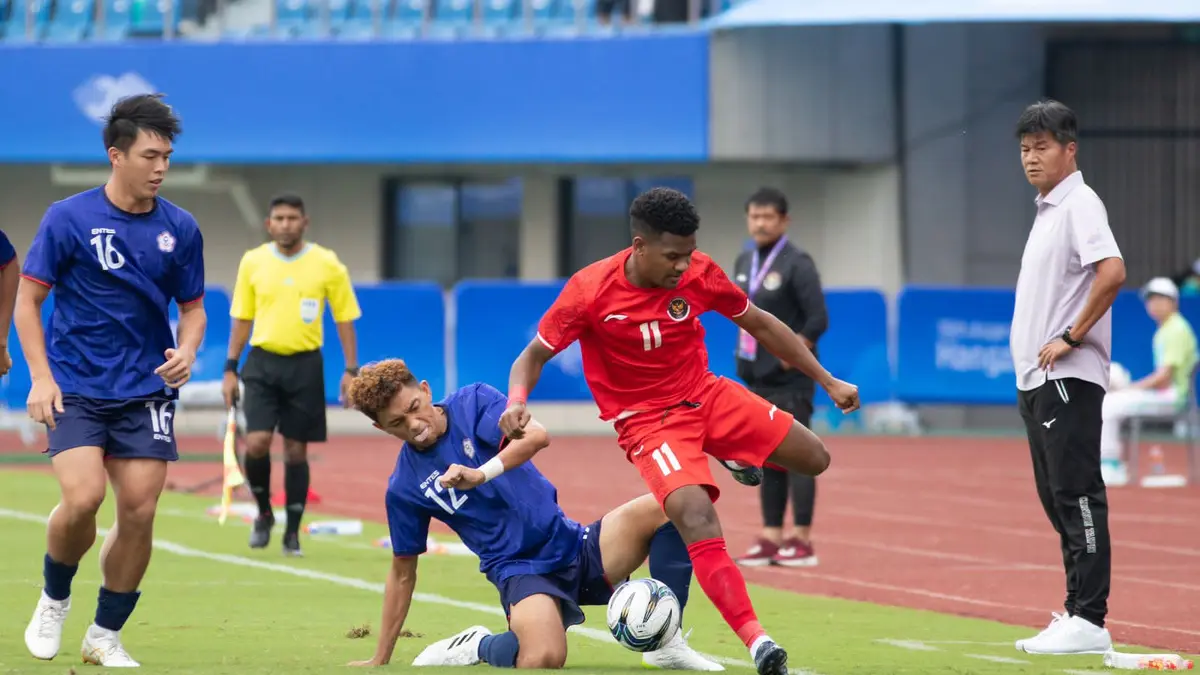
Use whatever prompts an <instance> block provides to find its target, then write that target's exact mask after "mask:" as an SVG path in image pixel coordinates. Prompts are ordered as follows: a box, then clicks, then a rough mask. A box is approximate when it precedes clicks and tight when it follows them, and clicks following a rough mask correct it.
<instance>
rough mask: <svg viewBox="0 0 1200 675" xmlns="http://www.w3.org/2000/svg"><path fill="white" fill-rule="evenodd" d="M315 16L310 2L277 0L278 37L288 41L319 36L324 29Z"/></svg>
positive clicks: (276, 21) (304, 0)
mask: <svg viewBox="0 0 1200 675" xmlns="http://www.w3.org/2000/svg"><path fill="white" fill-rule="evenodd" d="M315 14H316V12H314V11H313V8H312V6H311V5H309V3H308V0H275V29H276V31H277V32H276V36H277V37H281V38H285V39H286V38H304V37H312V36H315V35H318V34H319V33H320V31H321V28H322V27H321V25H320V17H318V16H315Z"/></svg>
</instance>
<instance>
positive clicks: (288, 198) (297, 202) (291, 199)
mask: <svg viewBox="0 0 1200 675" xmlns="http://www.w3.org/2000/svg"><path fill="white" fill-rule="evenodd" d="M276 206H290V207H292V208H293V209H296V210H297V211H299V212H300V215H304V200H303V199H301V198H300V195H297V194H293V193H291V192H288V193H284V194H281V195H276V196H274V197H272V198H271V203H270V204H268V205H267V213H270V212H271V211H274V210H275V207H276Z"/></svg>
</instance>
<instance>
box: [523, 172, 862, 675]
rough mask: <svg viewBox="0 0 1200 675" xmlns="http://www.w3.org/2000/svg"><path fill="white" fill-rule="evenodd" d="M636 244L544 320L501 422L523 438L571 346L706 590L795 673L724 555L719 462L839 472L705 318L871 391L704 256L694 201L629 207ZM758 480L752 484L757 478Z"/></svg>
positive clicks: (850, 396) (676, 198)
mask: <svg viewBox="0 0 1200 675" xmlns="http://www.w3.org/2000/svg"><path fill="white" fill-rule="evenodd" d="M629 215H630V224H631V227H632V231H633V245H632V246H631V247H629V248H627V249H625V250H624V251H621V252H620V253H617V254H616V255H613V256H611V257H609V258H605V259H604V260H600V261H598V262H595V263H592V264H591V265H589V266H587V267H585V268H584V269H582V270H580V271H579V272H577V273H575V274H574V275H573V276H572V277H571V278H570V280H568V281H567V284H566V286H565V287H564V288H563V290H562V292H561V293H560V294H559V296H558V299H556V300H555V302H554V305H553V306H551V307H550V309H549V310H548V311H547V312H546V314H545V315H544V316H543V317H542V320H541V322H540V323H539V324H538V334H537V337H536V338H535V339H534V340H533V341H531V342H530V343H529V346H527V347H526V348H525V350H524V351H522V352H521V355H520V356H519V357H517V360H516V361H515V362H514V363H513V365H512V371H511V374H510V377H509V396H508V401H509V402H508V408H507V409H506V410H505V412H504V414H503V415H502V416H501V418H500V428H501V430H502V431H503V432H504V433H505V435H507V436H508V437H509V438H521V437H522V435H523V433H524V432H523V428H524V426H525V424H526V423H528V421H529V419H530V414H529V412H528V410H527V409H526V397H527V395H528V392H529V390H530V389H532V388H533V387H534V386H535V385H536V384H537V381H538V377H539V376H540V375H541V371H542V367H543V366H544V365H545V364H546V362H547V361H549V360H550V359H551V358H553V357H554V355H555V354H558V353H559V352H560V351H562V350H563V349H566V348H567V347H568V346H569V345H570V344H571V343H572V342H574V341H576V340H578V341H579V343H580V347H582V351H583V368H584V375H585V377H586V378H587V382H588V386H589V388H590V389H591V391H592V396H593V397H594V398H595V400H596V403H597V405H598V406H599V407H600V414H601V418H602V419H605V420H609V421H612V422H614V426H615V428H616V431H617V433H618V443H619V444H620V446H621V448H622V449H623V450H624V451H625V456H626V458H627V459H628V460H629V461H630V462H631V463H633V464H634V465H635V466H637V468H638V471H639V472H640V473H641V474H642V478H643V479H644V480H645V481H646V484H647V485H648V486H649V487H650V489H651V491H652V492H653V493H654V495H655V497H656V498H657V499H658V501H659V503H660V504H661V505H662V508H663V510H664V512H665V513H666V515H667V517H668V518H670V519H671V522H673V523H674V524H675V526H676V528H677V529H678V530H679V532H680V534H682V535H683V540H684V541H685V542H686V543H687V545H688V554H689V556H690V557H691V559H692V565H693V567H694V569H695V575H696V578H697V580H698V581H699V582H700V587H701V588H702V589H703V590H704V593H705V595H707V596H708V597H709V599H710V600H712V603H713V604H714V605H715V606H716V607H717V609H718V610H719V611H720V612H721V616H722V617H724V618H725V621H726V623H728V624H729V626H730V628H732V629H733V630H734V632H736V633H737V635H738V637H739V638H741V639H742V641H743V642H744V643H745V644H746V646H747V647H748V648H749V650H750V654H751V656H752V657H753V659H754V662H755V665H756V667H757V670H758V672H759V673H760V675H785V674H786V673H787V672H788V670H787V652H785V651H784V650H783V648H782V647H780V646H779V645H777V644H776V643H775V642H774V641H773V640H771V639H770V637H768V635H767V633H766V631H765V630H763V627H762V624H760V623H759V622H758V618H757V616H756V615H755V612H754V607H753V606H752V605H751V603H750V597H749V595H748V594H747V592H746V582H745V580H744V579H743V578H742V574H741V571H740V570H739V569H738V567H737V565H735V564H734V562H733V559H732V558H730V556H729V553H728V552H727V551H726V548H725V539H724V536H723V535H722V532H721V524H720V522H719V520H718V519H717V512H716V509H715V508H714V507H713V502H714V501H716V499H717V497H718V495H719V494H720V493H719V490H718V489H717V487H716V485H715V483H714V482H713V477H712V473H711V472H710V470H709V462H708V455H711V456H713V457H715V458H716V459H718V460H719V461H721V463H722V464H724V465H725V466H726V467H728V468H730V469H732V470H734V471H735V475H736V474H737V471H738V469H739V468H753V470H755V471H758V472H759V478H760V479H761V468H760V467H762V465H763V464H764V463H765V462H771V463H772V464H778V465H780V466H783V467H785V468H787V469H790V470H792V471H797V472H800V473H803V474H808V475H810V476H815V475H818V474H820V473H821V472H823V471H824V470H825V469H826V468H827V467H828V466H829V453H828V452H826V450H825V445H824V444H823V443H822V442H821V440H820V439H819V438H817V436H816V435H815V434H814V433H813V432H812V431H810V430H809V429H807V428H805V427H804V426H803V425H802V424H800V423H799V422H796V421H795V420H794V419H793V418H792V416H791V415H790V414H788V413H787V412H785V411H783V410H779V409H778V408H776V407H775V406H772V405H771V404H770V403H768V402H767V401H766V400H764V399H762V398H760V397H759V396H757V395H755V394H753V393H751V392H750V391H749V390H747V389H746V388H745V387H743V386H742V385H741V384H739V383H736V382H733V381H730V380H728V379H726V378H723V377H717V376H716V375H714V374H713V373H712V372H711V371H709V369H708V351H707V350H706V348H705V346H704V328H703V327H702V326H701V324H700V315H701V314H703V313H704V312H706V311H709V310H714V311H717V312H720V313H721V314H723V315H725V316H726V317H729V318H730V319H731V320H733V322H734V323H736V324H737V325H738V326H740V327H742V328H743V329H745V330H746V332H748V333H749V334H750V335H752V336H753V337H754V338H755V339H756V340H758V342H759V343H760V344H761V345H762V346H763V347H764V348H765V349H767V350H769V351H770V352H771V353H772V354H774V355H776V356H777V357H779V359H780V360H782V361H783V362H784V363H787V364H790V365H791V366H793V367H795V368H798V369H800V370H802V371H803V372H805V373H806V374H808V375H809V376H810V377H812V379H813V380H814V381H816V382H818V383H819V384H820V385H821V386H822V387H824V389H825V391H826V392H828V393H829V397H830V398H831V399H833V401H834V403H835V404H837V406H838V407H839V408H840V409H841V410H842V411H844V412H851V411H853V410H856V409H857V408H858V405H859V402H858V388H857V387H855V386H854V385H852V384H848V383H846V382H842V381H841V380H838V379H837V378H835V377H833V375H831V374H829V372H828V371H827V370H825V368H823V367H822V366H821V364H820V363H819V362H818V361H817V359H816V358H815V357H814V356H813V354H812V352H811V351H809V349H808V348H807V347H806V346H805V345H804V343H803V342H802V341H801V340H800V338H799V337H797V336H796V335H795V334H794V333H792V332H791V330H789V329H788V327H787V326H786V325H785V324H783V323H782V322H781V321H779V320H778V319H776V318H775V317H773V316H771V315H770V314H768V313H766V312H764V311H762V310H760V309H759V308H758V307H756V306H754V304H753V303H751V302H750V299H749V298H748V297H747V296H746V294H745V293H744V292H742V290H741V289H740V288H738V287H737V286H736V285H734V284H733V282H732V281H730V280H729V277H728V276H726V275H725V272H724V271H722V269H721V268H720V267H719V266H718V265H717V264H716V263H715V262H713V260H712V259H711V258H709V257H708V256H707V255H705V254H703V253H701V252H699V251H697V250H696V230H697V229H699V225H700V217H699V215H697V213H696V210H695V208H694V207H693V206H692V204H691V202H690V201H688V199H687V197H685V196H684V195H683V194H681V193H679V192H677V191H675V190H670V189H665V188H654V189H652V190H649V191H648V192H645V193H643V194H642V195H640V196H639V197H638V198H637V199H635V200H634V202H633V204H632V206H631V207H630V211H629ZM739 480H741V481H742V482H745V483H751V484H752V483H753V482H754V481H753V480H752V479H747V478H746V477H745V476H742V477H739Z"/></svg>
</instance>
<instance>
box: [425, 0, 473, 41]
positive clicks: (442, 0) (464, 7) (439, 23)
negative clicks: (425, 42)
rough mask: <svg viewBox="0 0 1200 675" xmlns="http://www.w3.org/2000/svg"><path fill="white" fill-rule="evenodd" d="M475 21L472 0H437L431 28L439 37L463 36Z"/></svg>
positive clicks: (432, 32)
mask: <svg viewBox="0 0 1200 675" xmlns="http://www.w3.org/2000/svg"><path fill="white" fill-rule="evenodd" d="M474 20H475V3H474V2H473V1H472V0H436V4H435V5H434V11H433V21H432V22H431V23H430V25H429V28H430V32H431V34H433V35H435V36H438V37H449V36H458V35H462V34H463V33H465V32H466V31H467V29H469V28H470V27H471V24H472V23H473V22H474Z"/></svg>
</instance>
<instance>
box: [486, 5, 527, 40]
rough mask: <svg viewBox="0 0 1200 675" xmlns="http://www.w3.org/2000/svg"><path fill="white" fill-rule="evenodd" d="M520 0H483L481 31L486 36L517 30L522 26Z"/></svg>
mask: <svg viewBox="0 0 1200 675" xmlns="http://www.w3.org/2000/svg"><path fill="white" fill-rule="evenodd" d="M521 7H522V0H483V17H482V18H483V25H482V27H481V28H482V31H483V34H484V35H487V36H498V35H504V34H506V33H512V32H519V31H520V30H521V29H522V28H523V27H524V24H523V21H522V18H521V13H522V12H521Z"/></svg>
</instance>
